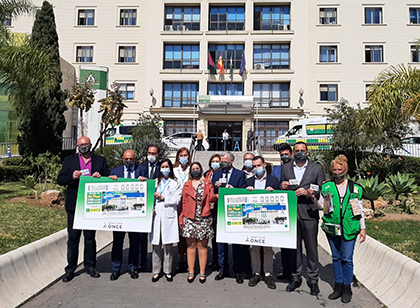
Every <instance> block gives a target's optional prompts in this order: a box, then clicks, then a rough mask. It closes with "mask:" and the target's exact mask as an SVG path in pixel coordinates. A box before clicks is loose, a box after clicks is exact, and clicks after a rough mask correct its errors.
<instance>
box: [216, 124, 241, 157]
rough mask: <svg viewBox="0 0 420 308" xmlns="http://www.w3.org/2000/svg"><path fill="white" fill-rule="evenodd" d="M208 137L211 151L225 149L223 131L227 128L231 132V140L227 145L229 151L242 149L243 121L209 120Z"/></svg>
mask: <svg viewBox="0 0 420 308" xmlns="http://www.w3.org/2000/svg"><path fill="white" fill-rule="evenodd" d="M208 123H209V124H208V125H209V126H208V138H209V143H210V151H219V152H221V151H223V142H222V140H223V138H222V134H223V131H224V130H225V129H226V130H227V132H228V133H229V141H228V144H227V147H226V150H227V151H241V150H242V122H220V121H214V122H211V121H209V122H208Z"/></svg>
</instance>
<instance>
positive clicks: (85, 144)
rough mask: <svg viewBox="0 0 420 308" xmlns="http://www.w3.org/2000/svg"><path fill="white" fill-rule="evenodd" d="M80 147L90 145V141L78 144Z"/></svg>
mask: <svg viewBox="0 0 420 308" xmlns="http://www.w3.org/2000/svg"><path fill="white" fill-rule="evenodd" d="M78 146H79V147H89V146H90V143H82V144H78Z"/></svg>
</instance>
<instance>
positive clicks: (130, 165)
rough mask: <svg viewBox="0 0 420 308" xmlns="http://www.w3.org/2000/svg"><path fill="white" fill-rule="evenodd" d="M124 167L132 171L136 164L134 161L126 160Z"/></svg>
mask: <svg viewBox="0 0 420 308" xmlns="http://www.w3.org/2000/svg"><path fill="white" fill-rule="evenodd" d="M124 166H126V167H127V169H132V168H133V167H134V162H133V161H132V160H125V161H124Z"/></svg>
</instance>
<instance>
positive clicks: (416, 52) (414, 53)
mask: <svg viewBox="0 0 420 308" xmlns="http://www.w3.org/2000/svg"><path fill="white" fill-rule="evenodd" d="M411 62H420V47H419V46H416V45H411Z"/></svg>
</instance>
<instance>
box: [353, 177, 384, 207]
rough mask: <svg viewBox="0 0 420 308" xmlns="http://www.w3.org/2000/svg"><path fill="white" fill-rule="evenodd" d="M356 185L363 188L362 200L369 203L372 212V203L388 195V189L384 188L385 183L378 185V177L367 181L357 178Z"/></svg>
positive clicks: (373, 205)
mask: <svg viewBox="0 0 420 308" xmlns="http://www.w3.org/2000/svg"><path fill="white" fill-rule="evenodd" d="M357 183H358V184H359V185H360V186H362V188H363V198H365V199H367V200H369V201H370V204H371V207H372V210H373V211H375V204H374V201H375V200H378V199H379V197H382V196H383V195H384V194H386V193H388V192H389V188H387V187H386V185H385V182H382V183H379V180H378V176H375V177H373V178H368V179H363V178H359V179H358V180H357Z"/></svg>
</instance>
